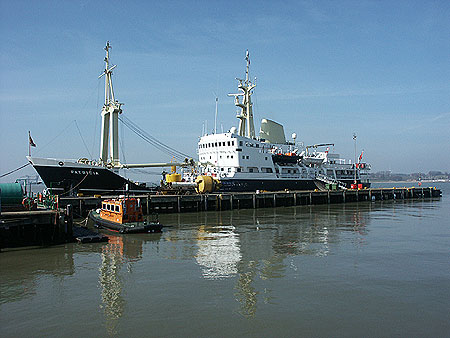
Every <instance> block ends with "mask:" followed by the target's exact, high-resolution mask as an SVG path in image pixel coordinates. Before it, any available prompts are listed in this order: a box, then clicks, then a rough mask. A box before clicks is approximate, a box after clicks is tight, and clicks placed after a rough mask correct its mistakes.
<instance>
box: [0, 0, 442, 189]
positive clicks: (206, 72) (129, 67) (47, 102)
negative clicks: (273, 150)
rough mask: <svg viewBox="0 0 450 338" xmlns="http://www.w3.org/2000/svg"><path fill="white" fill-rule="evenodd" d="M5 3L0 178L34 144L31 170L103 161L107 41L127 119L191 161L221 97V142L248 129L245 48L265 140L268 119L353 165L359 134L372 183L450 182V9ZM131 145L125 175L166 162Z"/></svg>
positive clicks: (1, 14)
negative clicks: (432, 174)
mask: <svg viewBox="0 0 450 338" xmlns="http://www.w3.org/2000/svg"><path fill="white" fill-rule="evenodd" d="M0 4H1V7H0V30H1V34H0V40H1V43H0V74H1V80H0V81H1V82H0V145H1V147H0V156H1V161H0V174H3V173H5V172H7V171H9V170H12V169H14V168H17V167H19V166H21V165H22V164H25V163H26V159H25V156H26V155H27V153H28V140H27V137H28V136H27V132H28V130H30V131H31V134H32V137H33V139H34V142H35V143H36V144H37V148H33V155H36V156H39V157H56V158H58V157H62V158H80V157H89V158H98V156H99V145H98V143H99V135H100V110H101V105H102V102H103V95H104V94H103V86H104V84H103V80H102V79H101V80H98V79H97V77H98V75H100V73H101V71H102V70H103V68H104V63H103V58H104V50H103V47H104V46H105V43H106V41H107V40H109V41H110V42H111V45H112V47H113V48H112V51H111V60H112V62H113V63H114V64H117V68H116V70H115V71H114V75H113V81H114V87H115V93H116V97H117V99H118V100H119V101H120V102H124V103H125V105H124V106H123V110H124V114H126V115H127V117H128V118H129V119H131V120H132V121H133V122H135V123H138V124H139V125H140V126H141V127H142V128H143V129H145V130H146V131H147V132H148V133H150V134H151V135H153V136H154V137H156V138H158V139H160V140H161V141H163V142H165V143H166V144H168V145H170V146H172V147H174V148H176V149H178V150H180V151H182V152H185V153H189V154H192V155H194V156H196V145H197V140H198V137H199V136H200V134H201V132H202V125H203V124H204V123H205V121H206V120H207V121H208V130H210V131H211V130H212V128H213V125H214V111H215V96H214V95H215V94H214V93H217V96H218V98H219V118H218V120H219V123H218V125H219V128H218V129H219V130H221V126H223V128H224V130H228V129H229V128H230V127H231V126H233V125H234V126H236V125H237V119H236V118H235V111H236V110H235V107H234V104H233V99H232V98H229V97H227V94H228V93H233V92H236V84H237V82H236V80H235V77H243V76H244V70H245V60H244V58H245V50H246V49H249V51H250V58H251V77H252V78H253V77H256V78H257V87H256V89H255V94H254V96H253V100H254V115H255V123H256V129H257V130H259V121H260V120H261V118H270V119H273V120H275V121H277V122H279V123H281V124H283V125H284V126H285V131H286V136H290V135H291V134H292V133H293V132H296V133H297V135H298V138H297V140H298V141H303V142H304V143H305V144H314V143H322V142H331V143H335V144H336V146H335V151H336V152H338V153H340V154H342V155H344V156H345V157H346V158H353V157H354V148H353V140H352V134H353V133H357V135H358V138H357V147H358V152H359V151H361V149H364V159H365V160H366V161H367V162H369V163H371V164H372V167H373V170H374V171H379V170H389V169H390V170H392V171H394V172H406V173H408V172H416V171H423V172H428V171H429V170H441V171H450V131H449V130H450V19H449V18H450V1H423V0H421V1H364V0H359V1H282V2H281V1H245V2H244V1H44V0H41V1H18V0H14V1H5V0H0ZM74 121H76V122H74ZM80 134H81V135H82V138H81V137H80ZM120 134H121V135H122V136H123V148H124V151H125V154H126V161H127V162H128V163H142V162H161V161H169V160H170V158H169V157H168V156H167V155H166V154H164V153H161V152H160V151H159V150H157V149H154V148H152V147H150V146H149V145H148V144H146V143H144V142H143V141H141V140H140V139H139V138H138V137H137V136H134V135H133V134H132V133H131V132H130V131H129V130H127V129H125V130H124V131H123V132H121V133H120ZM26 174H34V170H33V169H32V168H31V167H27V168H26V169H24V170H22V171H20V172H18V173H17V174H16V175H11V176H9V177H7V178H5V179H2V180H1V181H3V182H4V181H12V180H14V179H15V178H17V177H19V176H22V175H26ZM149 180H150V179H149Z"/></svg>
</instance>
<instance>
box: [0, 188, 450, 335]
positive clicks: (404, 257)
mask: <svg viewBox="0 0 450 338" xmlns="http://www.w3.org/2000/svg"><path fill="white" fill-rule="evenodd" d="M434 185H437V186H439V187H440V188H441V189H442V190H443V192H444V197H442V198H441V199H438V200H433V201H430V200H416V201H396V202H393V201H386V202H365V203H359V204H345V205H330V206H328V205H326V206H312V207H309V206H302V207H290V208H276V209H259V210H239V211H236V210H235V211H233V212H221V213H214V212H208V213H190V214H174V215H162V216H161V217H160V218H161V221H162V222H163V223H164V224H166V225H168V226H169V227H168V228H165V229H164V233H162V234H144V235H127V236H111V240H110V242H109V243H102V244H67V245H63V246H56V247H50V248H42V249H28V250H20V251H13V252H4V253H1V254H0V336H1V337H27V336H28V337H37V336H46V337H61V336H73V337H105V336H126V337H150V336H152V337H231V336H243V337H449V336H450V220H449V218H450V185H449V184H448V183H435V184H434ZM387 186H388V187H391V186H392V184H388V185H387ZM402 186H404V184H402Z"/></svg>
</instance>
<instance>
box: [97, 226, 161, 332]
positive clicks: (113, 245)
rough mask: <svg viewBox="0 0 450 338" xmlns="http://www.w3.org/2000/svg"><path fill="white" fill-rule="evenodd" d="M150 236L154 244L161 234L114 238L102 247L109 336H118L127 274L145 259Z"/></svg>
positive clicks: (101, 280)
mask: <svg viewBox="0 0 450 338" xmlns="http://www.w3.org/2000/svg"><path fill="white" fill-rule="evenodd" d="M146 236H147V238H149V237H150V236H151V240H152V241H159V239H160V238H161V235H160V234H151V235H141V236H139V235H126V236H124V235H117V236H115V235H111V234H109V233H108V238H109V241H108V243H106V244H105V245H103V246H102V252H101V265H100V268H99V284H100V287H101V297H102V305H101V306H100V307H101V308H103V309H104V313H105V320H106V328H107V330H108V333H109V335H117V333H118V331H117V326H118V323H119V319H120V318H121V317H122V315H123V313H124V310H125V306H126V302H125V300H124V297H123V289H124V274H125V273H124V271H123V269H124V268H126V270H125V271H126V273H128V274H131V273H132V272H133V269H132V267H133V263H134V262H137V261H139V260H140V259H141V258H142V253H143V247H144V244H145V243H146V242H148V240H145V238H146Z"/></svg>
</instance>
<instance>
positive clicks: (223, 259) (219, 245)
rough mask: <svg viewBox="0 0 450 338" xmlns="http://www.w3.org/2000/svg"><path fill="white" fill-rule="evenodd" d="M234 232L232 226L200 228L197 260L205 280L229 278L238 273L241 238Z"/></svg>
mask: <svg viewBox="0 0 450 338" xmlns="http://www.w3.org/2000/svg"><path fill="white" fill-rule="evenodd" d="M234 230H235V227H234V226H232V225H230V226H224V225H219V226H217V227H211V228H208V227H207V226H205V225H202V226H200V227H199V229H198V234H197V246H198V251H197V254H196V255H195V260H196V261H197V263H198V264H199V265H200V266H201V268H202V275H203V277H204V278H206V279H220V278H228V277H231V276H233V275H235V274H236V273H237V272H238V270H237V264H238V263H239V261H240V260H241V252H240V248H239V237H238V235H237V234H236V233H235V232H234Z"/></svg>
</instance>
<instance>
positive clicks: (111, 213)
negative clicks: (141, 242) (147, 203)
mask: <svg viewBox="0 0 450 338" xmlns="http://www.w3.org/2000/svg"><path fill="white" fill-rule="evenodd" d="M89 218H90V219H91V220H92V221H94V223H95V225H96V226H98V227H99V228H106V229H109V230H112V231H117V232H120V233H138V232H160V231H161V229H162V224H160V223H159V222H158V221H156V222H148V221H146V220H144V215H143V213H142V206H141V205H140V201H139V199H136V198H133V197H124V198H117V199H108V200H104V201H103V202H102V207H101V209H97V210H91V211H90V213H89Z"/></svg>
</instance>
